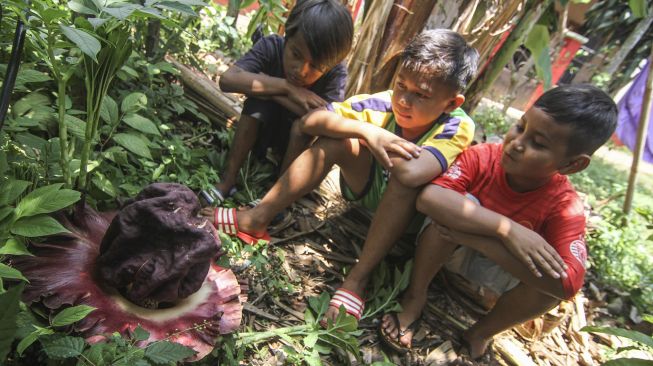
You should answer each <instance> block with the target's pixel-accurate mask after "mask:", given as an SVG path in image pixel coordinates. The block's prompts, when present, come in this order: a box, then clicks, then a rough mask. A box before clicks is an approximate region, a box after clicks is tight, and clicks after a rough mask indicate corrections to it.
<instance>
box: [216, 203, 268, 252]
mask: <svg viewBox="0 0 653 366" xmlns="http://www.w3.org/2000/svg"><path fill="white" fill-rule="evenodd" d="M213 226H215V228H216V229H217V230H218V231H219V232H222V233H225V234H227V235H229V236H235V237H237V238H238V239H240V240H242V241H243V242H244V243H245V244H249V245H254V244H256V243H258V242H259V240H264V241H266V242H268V243H269V242H270V240H272V238H271V237H270V234H268V232H267V231H266V232H264V233H263V234H261V235H258V236H256V235H253V234H249V233H246V232H244V231H240V230H239V229H238V221H237V219H236V209H235V208H225V207H217V208H216V209H215V211H214V212H213Z"/></svg>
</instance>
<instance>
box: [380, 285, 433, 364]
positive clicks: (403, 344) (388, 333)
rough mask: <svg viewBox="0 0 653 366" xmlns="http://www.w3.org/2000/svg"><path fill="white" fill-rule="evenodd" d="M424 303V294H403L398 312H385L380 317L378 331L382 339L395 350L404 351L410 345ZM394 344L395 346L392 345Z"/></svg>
mask: <svg viewBox="0 0 653 366" xmlns="http://www.w3.org/2000/svg"><path fill="white" fill-rule="evenodd" d="M425 303H426V294H424V295H423V296H411V295H409V294H408V293H405V294H404V297H403V299H402V300H401V307H402V309H403V311H402V312H400V313H389V314H385V315H384V316H383V318H382V319H381V324H380V326H379V332H380V335H381V337H382V340H383V341H385V342H389V343H386V344H388V346H390V347H391V348H393V349H395V347H396V348H397V349H395V350H396V351H397V352H404V353H405V352H406V351H408V350H409V349H410V348H411V347H412V342H413V335H414V334H415V332H416V331H417V328H418V327H419V323H420V322H419V319H420V318H421V315H422V309H423V308H424V304H425ZM393 346H395V347H393Z"/></svg>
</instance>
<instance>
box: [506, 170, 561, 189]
mask: <svg viewBox="0 0 653 366" xmlns="http://www.w3.org/2000/svg"><path fill="white" fill-rule="evenodd" d="M505 174H506V183H508V187H510V189H512V190H513V191H515V192H519V193H525V192H530V191H534V190H536V189H538V188H540V187H542V186H544V185H545V184H547V183H549V181H550V180H551V178H552V176H551V177H545V178H536V179H535V178H524V177H518V176H515V175H511V174H508V173H505Z"/></svg>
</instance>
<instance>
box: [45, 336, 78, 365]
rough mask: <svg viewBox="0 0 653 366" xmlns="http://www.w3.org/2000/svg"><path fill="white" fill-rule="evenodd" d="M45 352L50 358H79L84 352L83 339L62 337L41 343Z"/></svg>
mask: <svg viewBox="0 0 653 366" xmlns="http://www.w3.org/2000/svg"><path fill="white" fill-rule="evenodd" d="M41 344H42V345H43V350H44V351H45V353H46V354H47V355H48V357H49V358H54V359H58V358H70V357H77V356H79V355H80V354H81V353H82V351H84V346H85V345H86V342H84V339H83V338H80V337H68V336H66V337H61V338H55V339H53V340H48V341H45V342H44V341H41Z"/></svg>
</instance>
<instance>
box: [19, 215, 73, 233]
mask: <svg viewBox="0 0 653 366" xmlns="http://www.w3.org/2000/svg"><path fill="white" fill-rule="evenodd" d="M11 232H12V233H13V234H15V235H20V236H24V237H28V238H33V237H39V236H48V235H53V234H58V233H67V232H68V230H67V229H66V228H65V227H63V226H61V224H60V223H59V222H58V221H57V220H55V219H53V218H52V217H50V216H47V215H38V216H31V217H24V218H22V219H19V220H18V221H16V222H15V223H14V224H13V226H12V227H11Z"/></svg>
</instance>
